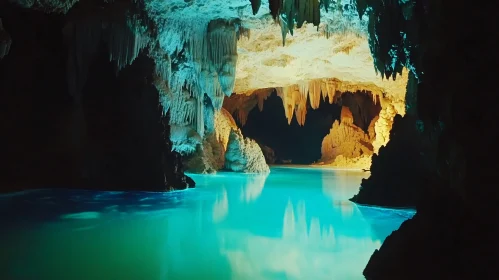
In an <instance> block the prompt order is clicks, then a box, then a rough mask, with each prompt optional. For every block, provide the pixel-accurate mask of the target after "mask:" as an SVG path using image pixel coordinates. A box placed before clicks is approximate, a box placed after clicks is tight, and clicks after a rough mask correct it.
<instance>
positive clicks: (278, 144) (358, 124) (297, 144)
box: [224, 91, 381, 165]
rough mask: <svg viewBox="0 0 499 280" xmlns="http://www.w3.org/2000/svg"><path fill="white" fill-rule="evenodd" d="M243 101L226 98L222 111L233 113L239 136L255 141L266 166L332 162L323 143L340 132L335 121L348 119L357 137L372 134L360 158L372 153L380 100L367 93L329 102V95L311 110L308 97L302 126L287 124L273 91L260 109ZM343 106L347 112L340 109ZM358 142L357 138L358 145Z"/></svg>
mask: <svg viewBox="0 0 499 280" xmlns="http://www.w3.org/2000/svg"><path fill="white" fill-rule="evenodd" d="M242 99H244V100H241V98H240V96H238V95H233V96H231V97H229V98H227V99H226V100H225V101H224V109H227V110H228V111H229V112H231V113H232V115H233V116H234V118H235V120H236V122H237V124H238V127H240V128H241V131H242V134H243V135H244V136H245V137H249V138H251V139H254V140H255V141H256V142H257V143H258V144H259V145H260V146H261V147H262V150H263V152H264V156H265V158H266V161H267V163H270V164H274V163H279V164H285V163H293V164H299V165H309V164H313V163H318V162H321V161H324V160H326V161H327V160H331V155H329V154H327V150H325V149H326V148H325V146H326V144H327V143H324V147H323V141H324V140H325V137H326V135H328V134H329V133H330V131H331V133H333V132H332V131H333V130H334V131H335V133H336V131H337V130H340V127H339V126H337V127H333V124H334V122H335V121H339V122H340V123H341V121H344V122H348V121H349V120H347V119H349V118H351V119H352V120H351V121H352V122H353V125H354V126H355V128H358V129H357V131H355V132H357V134H361V135H362V136H364V135H367V136H369V134H371V136H369V137H367V140H368V141H371V142H365V143H362V144H363V146H365V149H364V150H359V156H362V155H364V154H366V155H367V154H372V153H373V151H374V148H373V146H372V140H374V137H372V136H373V134H374V131H373V129H374V128H373V126H371V127H370V125H371V122H372V121H373V120H377V119H378V118H379V113H380V111H381V105H380V103H379V98H377V97H376V99H373V97H372V96H371V94H370V93H369V92H355V93H352V92H344V93H342V94H341V95H340V96H339V97H337V98H336V99H335V100H331V101H330V100H329V97H328V96H324V97H323V98H321V99H320V101H319V106H318V107H316V108H314V109H312V107H311V105H310V99H308V98H307V101H306V108H307V115H306V119H305V120H304V122H303V123H298V120H297V119H296V118H293V119H292V120H291V122H290V123H288V119H286V114H285V110H284V105H283V102H282V99H281V98H280V97H279V96H278V95H277V92H276V91H272V92H270V95H268V96H267V97H266V98H265V100H264V101H263V103H262V106H261V107H260V105H258V106H256V105H257V104H255V103H254V102H251V101H248V100H246V98H244V97H242ZM248 106H253V108H248ZM343 107H346V108H348V109H346V108H345V109H342V108H343ZM239 108H241V110H242V111H244V112H247V111H249V113H248V114H247V116H246V115H245V113H243V114H240V113H239ZM343 110H344V111H343ZM342 111H343V112H342ZM342 118H343V119H342ZM373 124H374V122H373ZM341 128H343V127H341ZM369 130H371V131H369ZM362 132H363V133H362ZM349 136H350V137H351V138H354V136H352V135H351V134H347V136H346V137H349ZM360 141H361V140H360V139H359V144H360ZM321 148H322V149H321ZM323 149H324V151H322V150H323ZM322 152H324V154H322ZM349 152H351V151H344V155H349V154H347V153H349ZM333 159H334V158H333ZM322 163H323V162H322Z"/></svg>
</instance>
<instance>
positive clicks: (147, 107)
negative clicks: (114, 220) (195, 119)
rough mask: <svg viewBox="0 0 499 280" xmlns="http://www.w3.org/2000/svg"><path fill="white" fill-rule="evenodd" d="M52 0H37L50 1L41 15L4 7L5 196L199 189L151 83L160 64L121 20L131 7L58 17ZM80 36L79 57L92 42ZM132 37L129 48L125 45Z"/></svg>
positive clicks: (0, 69) (0, 66)
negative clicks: (7, 43) (39, 191)
mask: <svg viewBox="0 0 499 280" xmlns="http://www.w3.org/2000/svg"><path fill="white" fill-rule="evenodd" d="M49 2H50V1H49ZM49 2H43V1H41V2H39V1H36V2H33V3H35V4H36V5H38V4H40V3H42V4H44V8H43V9H41V10H42V11H33V10H27V9H24V8H21V7H19V6H18V5H17V4H11V3H8V2H6V1H4V2H1V3H0V17H1V18H2V21H3V24H4V26H8V27H9V33H10V34H11V35H12V38H17V39H16V40H18V41H15V42H14V43H13V44H12V46H11V48H10V52H9V55H8V56H7V57H6V58H4V59H2V60H1V61H0V76H1V77H2V79H1V80H0V92H2V98H3V101H2V104H3V105H2V106H1V109H0V114H1V118H0V119H1V120H2V121H1V122H0V125H1V128H2V131H3V132H4V136H3V141H4V143H5V145H2V147H1V148H0V149H1V151H0V154H1V155H2V157H1V160H2V162H4V164H2V166H5V167H4V168H3V169H2V170H1V171H0V172H1V175H0V178H1V182H0V185H2V186H3V187H4V188H3V190H4V191H5V190H7V191H9V190H18V189H24V188H45V187H51V188H53V187H64V188H67V187H73V188H87V189H113V190H117V189H121V190H131V189H134V190H154V191H165V190H172V189H185V188H186V187H188V186H193V185H194V182H193V181H192V180H190V178H188V177H186V176H185V175H184V174H183V170H182V169H183V167H182V163H181V161H180V157H179V155H178V154H176V153H172V152H171V143H170V141H169V127H168V123H167V122H168V117H167V115H166V114H165V112H164V110H163V108H162V107H161V104H160V97H159V93H158V91H157V90H156V88H155V87H154V85H153V83H152V81H153V77H152V76H153V73H154V68H155V63H154V61H153V60H151V59H150V58H149V57H148V55H147V50H143V51H142V52H140V51H137V49H136V48H137V46H140V47H138V49H143V47H142V46H141V45H140V44H137V41H134V40H135V39H134V38H136V37H135V35H134V31H133V30H130V29H127V27H126V26H127V25H126V24H127V22H126V21H124V20H122V19H123V18H124V16H123V13H125V12H126V11H127V10H128V11H130V10H131V9H134V8H135V6H134V4H133V3H131V2H127V1H121V2H115V3H112V4H109V5H107V6H106V7H105V8H101V7H96V6H93V5H94V4H92V3H90V2H85V5H83V4H82V5H78V7H75V8H74V9H72V10H71V12H70V13H68V14H67V15H61V14H47V13H44V12H51V11H53V10H52V8H54V9H56V8H55V7H56V6H57V7H62V6H58V5H56V4H57V3H58V2H57V1H52V2H50V3H53V4H54V5H53V6H51V5H49V4H48V3H49ZM23 3H24V2H23ZM25 3H28V2H25ZM30 3H31V2H30ZM37 3H38V4H37ZM61 3H63V2H61ZM64 3H66V2H64ZM45 4H46V5H45ZM30 5H31V4H30ZM33 5H34V4H33ZM30 7H31V6H30ZM33 7H34V6H33ZM37 7H38V6H37ZM40 7H41V6H40ZM49 10H50V11H49ZM62 10H64V9H62ZM91 11H94V13H91ZM95 11H100V12H101V13H100V14H98V13H95ZM116 13H118V15H120V14H122V16H121V17H118V18H113V15H116ZM106 15H107V16H106ZM120 20H121V21H120ZM110 26H111V27H110ZM97 27H99V28H100V29H99V28H97ZM99 30H100V31H99ZM123 30H124V31H123ZM2 38H3V37H2ZM80 40H82V41H83V42H85V43H86V44H90V45H92V48H88V49H85V50H84V51H82V50H81V47H84V46H88V45H79V44H81V43H82V41H80ZM130 40H132V41H131V42H135V43H134V44H132V45H134V46H132V49H130V47H131V46H130V44H126V43H124V41H129V42H130ZM77 42H78V44H77ZM78 47H80V49H78ZM68 54H69V56H68ZM75 58H76V59H75ZM82 59H83V60H82ZM75 62H77V63H78V64H75ZM83 62H85V64H81V63H83ZM75 69H76V70H75ZM66 81H69V82H70V83H69V87H68V86H66V84H67V83H66ZM71 81H75V83H71ZM73 85H77V87H73ZM75 88H76V89H78V90H76V91H75V90H73V89H75ZM75 93H77V94H75ZM5 187H7V188H6V189H5Z"/></svg>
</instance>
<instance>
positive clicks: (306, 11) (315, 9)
mask: <svg viewBox="0 0 499 280" xmlns="http://www.w3.org/2000/svg"><path fill="white" fill-rule="evenodd" d="M252 1H256V0H252ZM270 4H271V5H272V8H273V9H274V11H272V9H271V11H272V12H273V13H275V9H277V10H278V11H279V14H280V16H279V17H280V19H279V23H280V25H281V30H282V41H283V45H284V44H285V42H286V34H287V33H288V32H289V33H290V34H291V35H293V29H294V27H295V24H296V27H297V28H300V27H301V26H302V25H303V23H304V22H307V23H312V24H313V25H314V26H317V27H318V26H319V24H320V1H319V0H282V2H281V5H278V4H276V3H275V2H272V1H271V2H269V5H270Z"/></svg>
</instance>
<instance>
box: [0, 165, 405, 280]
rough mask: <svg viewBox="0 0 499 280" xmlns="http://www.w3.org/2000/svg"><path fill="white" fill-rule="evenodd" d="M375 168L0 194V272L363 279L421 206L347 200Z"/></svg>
mask: <svg viewBox="0 0 499 280" xmlns="http://www.w3.org/2000/svg"><path fill="white" fill-rule="evenodd" d="M365 176H366V173H361V172H355V171H333V170H327V169H319V168H280V167H274V168H272V170H271V174H270V175H245V174H234V173H219V174H217V175H192V177H193V178H194V180H195V181H196V182H197V188H196V189H190V190H187V191H179V192H172V193H145V192H132V193H123V192H95V191H73V190H67V191H64V190H40V191H33V192H25V193H20V194H15V195H4V196H0V214H1V216H0V217H1V218H0V219H1V222H2V224H3V226H2V229H1V230H0V235H1V236H0V237H1V238H0V248H1V249H0V265H1V266H2V268H1V269H0V279H6V280H14V279H16V280H17V279H23V280H27V279H30V280H31V279H33V280H35V279H36V280H58V279H64V280H79V279H82V280H83V279H85V280H100V279H103V280H104V279H105V280H114V279H116V280H118V279H119V280H125V279H131V280H132V279H133V280H135V279H137V280H139V279H142V280H147V279H158V280H160V279H161V280H165V279H186V280H187V279H217V280H218V279H220V280H223V279H251V280H258V279H307V280H313V279H363V277H362V270H363V269H364V267H365V265H366V264H367V261H368V260H369V257H370V256H371V254H372V253H373V251H374V250H375V249H377V248H379V247H380V245H381V243H382V241H383V240H384V239H385V238H386V236H387V235H388V234H389V233H390V232H391V231H393V230H394V229H396V228H398V227H399V226H400V224H401V223H402V222H403V221H404V220H405V219H407V218H409V217H411V216H412V215H413V212H411V211H402V210H397V211H395V210H386V209H378V208H366V207H359V206H356V205H355V204H353V203H351V202H349V201H348V198H350V197H352V195H353V194H355V193H356V192H357V191H358V188H359V185H360V181H361V179H362V178H364V177H365Z"/></svg>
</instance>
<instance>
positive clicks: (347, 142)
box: [321, 107, 373, 168]
mask: <svg viewBox="0 0 499 280" xmlns="http://www.w3.org/2000/svg"><path fill="white" fill-rule="evenodd" d="M371 141H372V140H371V139H370V135H369V134H366V133H365V132H364V131H363V130H362V129H360V128H359V127H357V126H356V125H355V124H353V116H352V112H351V111H350V110H349V109H348V108H347V107H342V109H341V117H340V121H339V122H338V121H335V122H334V124H333V127H332V128H331V130H330V132H329V134H328V135H327V136H326V137H324V140H323V141H322V158H321V161H322V162H324V163H328V164H332V165H335V166H342V167H357V168H358V167H361V168H368V167H369V165H370V156H371V155H372V154H373V147H372V145H371V144H370V143H371Z"/></svg>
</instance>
